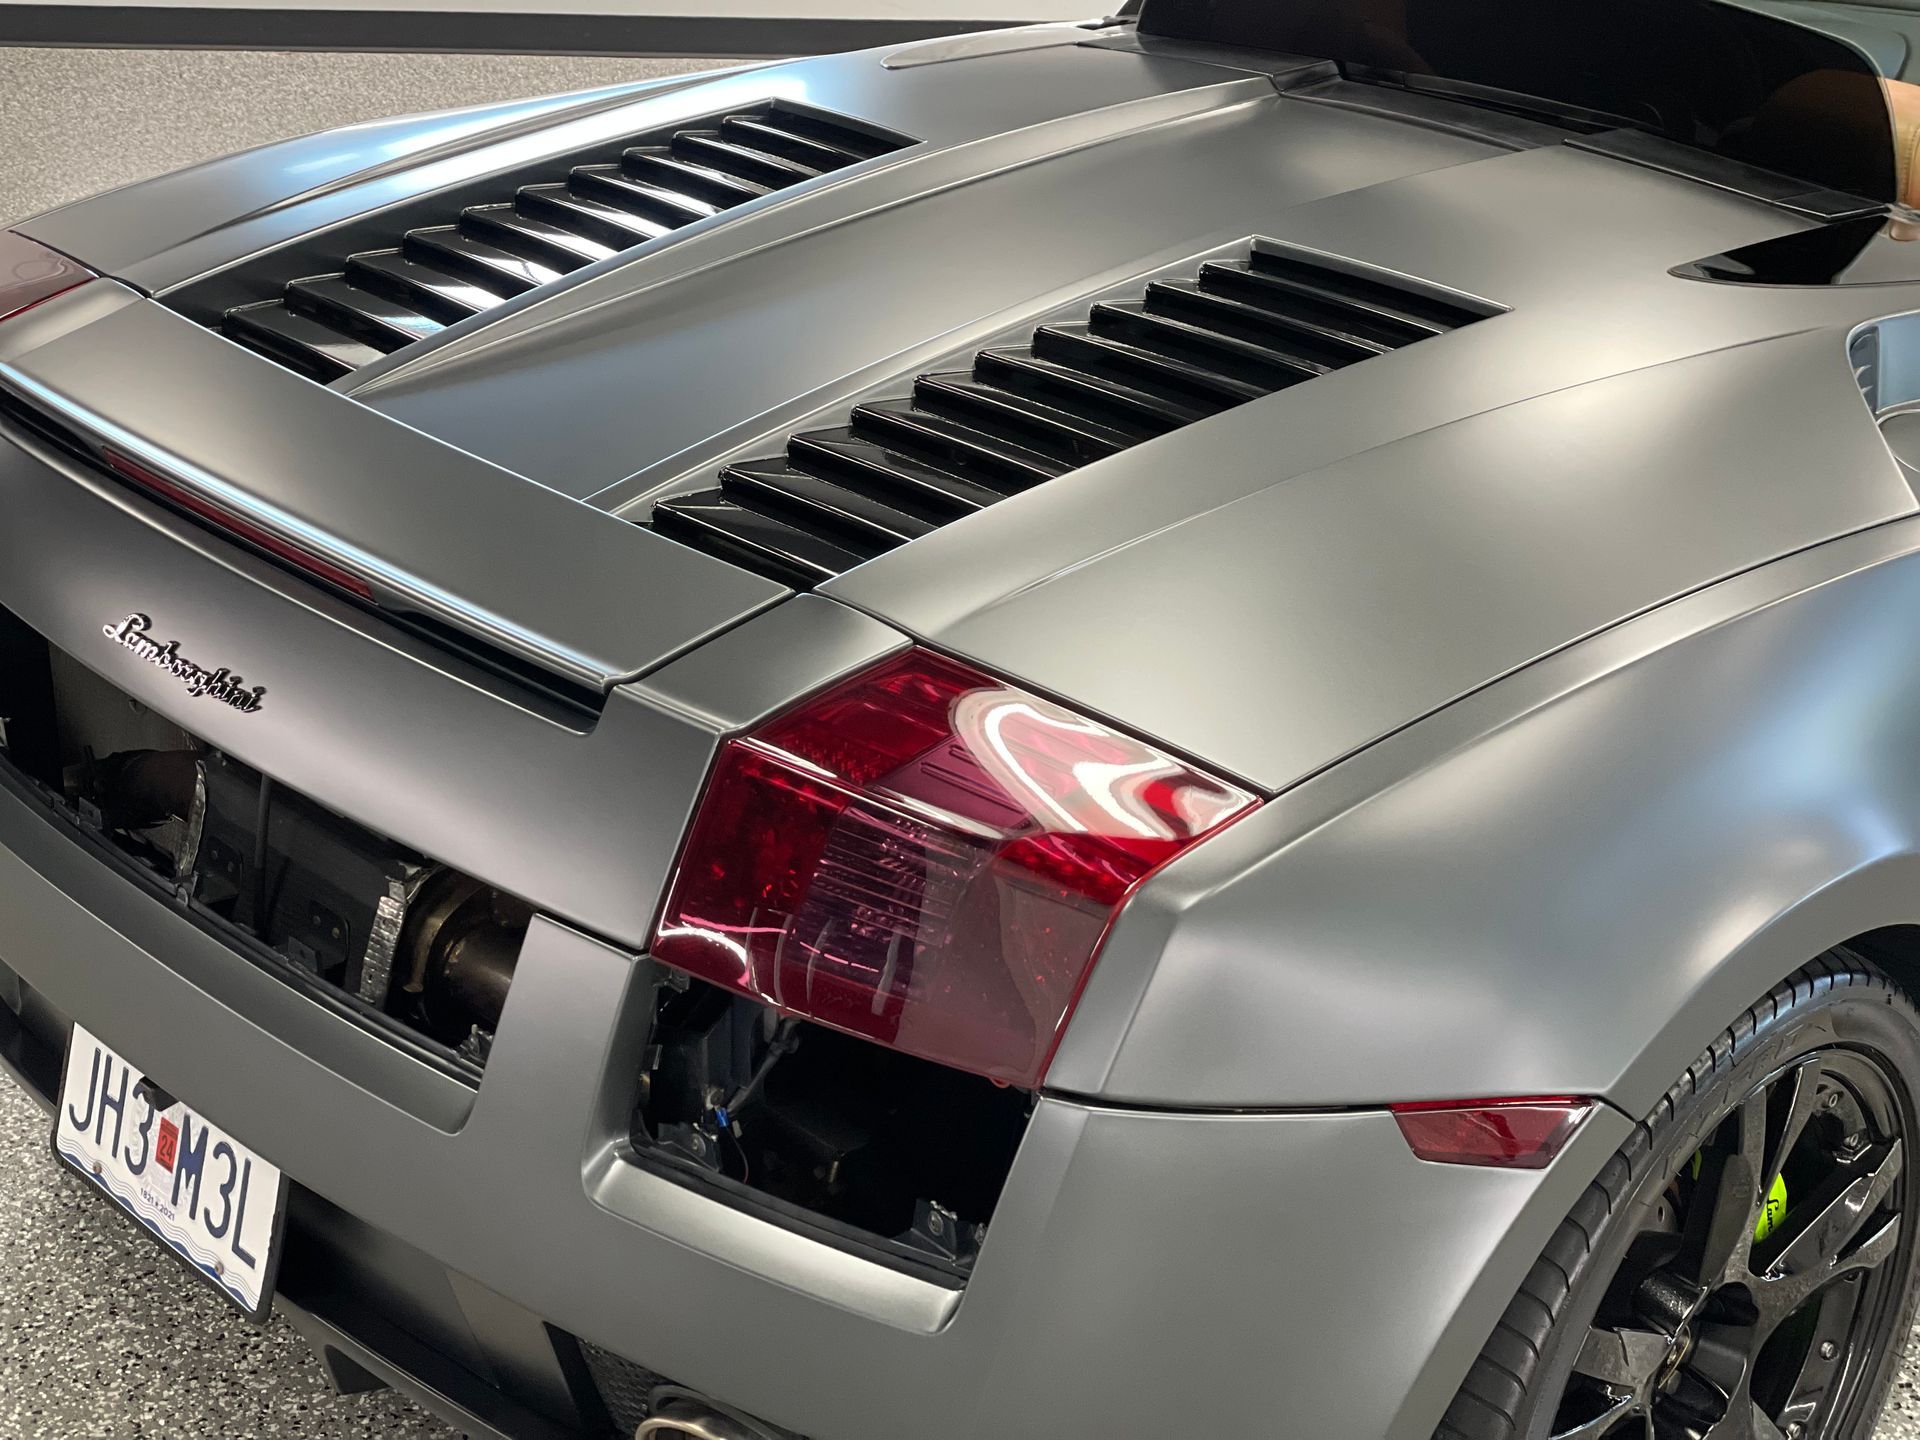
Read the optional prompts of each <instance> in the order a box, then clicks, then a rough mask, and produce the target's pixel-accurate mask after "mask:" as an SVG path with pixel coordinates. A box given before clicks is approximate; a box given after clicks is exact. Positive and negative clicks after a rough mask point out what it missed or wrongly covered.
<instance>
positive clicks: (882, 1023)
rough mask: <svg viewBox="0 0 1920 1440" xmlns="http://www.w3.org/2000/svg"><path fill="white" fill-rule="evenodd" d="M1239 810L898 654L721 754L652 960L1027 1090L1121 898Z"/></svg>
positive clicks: (990, 690) (1158, 757) (933, 664)
mask: <svg viewBox="0 0 1920 1440" xmlns="http://www.w3.org/2000/svg"><path fill="white" fill-rule="evenodd" d="M1256 803H1257V801H1256V799H1255V797H1254V796H1253V795H1251V794H1249V793H1248V792H1247V791H1245V790H1242V789H1239V788H1238V787H1236V786H1234V785H1230V784H1228V783H1226V782H1225V781H1222V780H1218V779H1215V778H1214V777H1212V776H1210V775H1205V774H1202V773H1201V772H1199V771H1197V770H1195V769H1193V768H1192V767H1191V766H1189V765H1187V764H1185V763H1184V762H1182V761H1179V760H1176V759H1174V758H1173V757H1172V756H1170V755H1168V754H1166V753H1165V752H1163V751H1161V750H1158V749H1156V748H1155V747H1153V746H1151V745H1148V744H1145V743H1144V742H1142V741H1139V740H1136V739H1134V738H1133V737H1132V736H1130V735H1125V734H1122V733H1120V732H1118V731H1116V730H1113V729H1110V728H1109V727H1107V726H1105V725H1102V724H1100V723H1098V722H1097V721H1093V720H1088V719H1086V718H1084V717H1082V716H1079V715H1075V714H1074V713H1072V712H1071V711H1069V710H1065V709H1063V708H1061V707H1060V706H1058V705H1055V704H1052V703H1051V702H1049V701H1046V700H1042V699H1040V698H1038V697H1037V696H1034V695H1030V694H1028V693H1027V692H1026V691H1024V690H1020V689H1016V688H1015V687H1013V686H1011V685H1008V684H1006V683H1005V682H1003V681H1000V680H996V679H994V678H993V677H991V676H989V675H984V674H982V673H980V672H979V671H977V670H973V669H971V668H969V667H967V666H965V665H961V664H959V663H957V662H955V661H952V660H948V659H945V658H944V657H942V656H938V655H933V654H929V653H927V652H926V651H921V650H913V651H909V652H907V653H906V654H905V655H902V656H900V657H898V658H896V659H892V660H888V661H885V662H883V663H882V664H880V665H878V666H875V667H874V668H873V669H870V670H868V671H866V672H864V673H862V674H860V675H858V676H855V677H854V678H853V679H851V680H848V681H845V682H843V683H841V684H839V685H836V686H834V687H833V688H832V689H830V690H827V691H825V692H823V693H822V694H820V695H817V696H815V697H813V698H812V699H810V700H808V701H806V702H804V703H803V704H801V705H800V706H799V707H798V708H797V709H794V710H791V711H789V712H787V713H786V714H785V715H782V716H780V717H778V718H776V719H774V720H773V721H771V722H769V723H767V724H765V725H763V726H761V727H760V728H759V729H758V730H756V731H754V732H753V733H752V734H750V735H747V736H745V737H744V738H741V739H737V740H731V741H729V742H727V744H726V745H725V746H724V747H723V748H722V750H721V753H720V758H719V760H718V762H717V763H716V765H715V768H714V773H713V777H712V779H711V780H710V782H709V784H708V788H707V793H706V797H705V799H704V800H703V801H702V802H701V806H700V810H699V813H698V815H696V816H695V818H694V823H693V829H692V833H691V834H690V836H689V837H688V841H687V850H686V854H685V855H684V856H683V857H682V859H681V862H680V869H679V872H678V874H677V875H676V876H675V878H674V883H673V888H672V893H671V894H670V895H669V896H668V899H667V904H666V909H665V911H664V913H663V916H662V918H661V922H660V926H659V930H658V932H657V933H656V934H655V936H654V943H653V953H654V956H655V957H656V958H657V959H659V960H660V961H662V962H663V963H665V964H668V965H672V966H674V967H676V968H677V969H681V970H685V971H688V972H689V973H691V974H694V975H697V976H699V977H700V978H701V979H704V980H709V981H712V982H713V983H714V984H716V985H723V986H725V987H727V988H728V989H731V990H735V991H738V992H740V993H742V994H746V995H752V996H755V997H757V998H759V999H761V1000H764V1001H766V1002H767V1003H768V1004H771V1005H774V1006H777V1007H779V1008H780V1009H782V1010H785V1011H787V1012H789V1013H791V1014H795V1015H801V1016H804V1017H806V1018H807V1019H809V1020H814V1021H817V1022H819V1023H820V1024H823V1025H830V1026H832V1027H833V1028H834V1029H837V1030H844V1031H846V1032H848V1033H849V1034H853V1035H860V1036H864V1037H865V1038H867V1039H869V1040H874V1041H878V1042H879V1043H880V1044H883V1045H887V1046H890V1047H892V1048H894V1049H897V1050H902V1051H905V1052H907V1053H908V1054H912V1055H918V1056H921V1057H922V1058H924V1059H927V1060H934V1061H938V1062H940V1063H942V1064H946V1065H952V1066H955V1067H958V1068H960V1069H963V1070H971V1071H974V1072H975V1073H977V1074H981V1075H986V1076H989V1077H991V1078H992V1079H995V1080H1000V1081H1004V1082H1006V1083H1008V1084H1014V1085H1022V1086H1031V1085H1036V1084H1038V1083H1039V1080H1040V1077H1041V1076H1042V1075H1043V1074H1044V1073H1045V1071H1046V1068H1047V1063H1048V1062H1049V1061H1050V1060H1051V1059H1052V1057H1053V1050H1054V1046H1055V1045H1056V1043H1057V1042H1058V1040H1059V1037H1060V1033H1061V1031H1062V1029H1063V1028H1064V1027H1065V1025H1066V1021H1067V1016H1068V1014H1069V1012H1070V1011H1071V1010H1072V1008H1073V1005H1074V1002H1075V1000H1076V999H1077V998H1078V997H1079V993H1080V989H1081V987H1082V986H1083V985H1084V984H1085V982H1086V978H1087V974H1088V972H1089V971H1090V970H1091V969H1092V967H1093V961H1094V957H1095V955H1096V954H1097V953H1098V951H1099V949H1100V944H1101V941H1102V940H1103V939H1104V938H1105V936H1106V933H1107V929H1108V927H1109V926H1110V925H1111V924H1112V923H1113V920H1114V917H1115V915H1116V914H1117V913H1118V911H1119V909H1120V907H1121V906H1122V905H1124V904H1125V903H1126V900H1127V897H1128V896H1129V895H1131V894H1132V893H1133V891H1134V889H1135V888H1136V887H1137V886H1138V885H1139V884H1140V882H1141V881H1143V880H1145V879H1146V878H1147V876H1149V875H1150V874H1152V873H1153V872H1154V871H1155V870H1156V869H1158V868H1159V867H1160V866H1162V865H1164V864H1166V863H1167V862H1168V861H1170V860H1172V859H1173V858H1174V857H1175V856H1176V855H1179V854H1180V853H1181V852H1182V851H1184V850H1186V849H1188V848H1189V847H1190V846H1192V845H1194V844H1195V843H1196V842H1198V841H1199V840H1200V839H1201V838H1202V837H1204V836H1206V835H1209V834H1211V833H1212V832H1214V831H1216V830H1218V829H1219V828H1220V827H1221V826H1223V825H1225V824H1227V823H1228V822H1229V821H1231V820H1233V819H1234V818H1236V817H1237V816H1240V815H1242V814H1244V813H1245V812H1246V811H1248V810H1250V809H1252V808H1253V806H1254V805H1255V804H1256Z"/></svg>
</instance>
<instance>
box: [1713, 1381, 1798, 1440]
mask: <svg viewBox="0 0 1920 1440" xmlns="http://www.w3.org/2000/svg"><path fill="white" fill-rule="evenodd" d="M1700 1440H1786V1435H1785V1434H1784V1433H1783V1432H1782V1431H1781V1429H1780V1427H1779V1426H1778V1425H1776V1424H1774V1423H1773V1421H1772V1420H1771V1419H1769V1418H1768V1416H1767V1413H1766V1411H1764V1410H1762V1409H1761V1408H1760V1407H1759V1405H1757V1404H1756V1403H1755V1402H1754V1399H1753V1397H1752V1396H1751V1395H1748V1394H1747V1393H1745V1391H1744V1390H1743V1391H1742V1392H1741V1393H1740V1394H1739V1395H1738V1396H1736V1397H1735V1398H1734V1403H1733V1406H1732V1408H1731V1409H1729V1410H1728V1411H1727V1413H1726V1414H1725V1415H1723V1416H1721V1417H1720V1419H1718V1420H1716V1421H1715V1422H1714V1423H1713V1425H1712V1427H1711V1428H1710V1429H1708V1430H1706V1431H1705V1432H1703V1433H1702V1434H1701V1436H1700Z"/></svg>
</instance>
